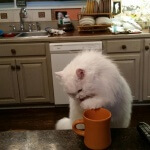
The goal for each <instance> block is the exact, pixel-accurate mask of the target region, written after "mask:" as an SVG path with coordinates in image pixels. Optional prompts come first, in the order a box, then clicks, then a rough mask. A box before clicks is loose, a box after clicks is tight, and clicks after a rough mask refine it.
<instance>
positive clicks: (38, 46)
mask: <svg viewBox="0 0 150 150" xmlns="http://www.w3.org/2000/svg"><path fill="white" fill-rule="evenodd" d="M45 54H46V50H45V44H44V43H31V44H0V57H1V56H33V55H34V56H36V55H45Z"/></svg>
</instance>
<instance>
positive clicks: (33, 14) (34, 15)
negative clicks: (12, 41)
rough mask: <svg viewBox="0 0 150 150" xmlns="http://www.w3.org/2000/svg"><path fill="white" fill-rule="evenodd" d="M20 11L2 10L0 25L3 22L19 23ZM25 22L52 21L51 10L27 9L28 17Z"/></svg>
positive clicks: (0, 11)
mask: <svg viewBox="0 0 150 150" xmlns="http://www.w3.org/2000/svg"><path fill="white" fill-rule="evenodd" d="M19 13H20V10H19V9H16V10H15V9H14V10H0V23H1V22H19V21H20V16H19ZM24 21H25V22H34V21H51V10H50V9H43V10H42V9H27V17H26V18H24Z"/></svg>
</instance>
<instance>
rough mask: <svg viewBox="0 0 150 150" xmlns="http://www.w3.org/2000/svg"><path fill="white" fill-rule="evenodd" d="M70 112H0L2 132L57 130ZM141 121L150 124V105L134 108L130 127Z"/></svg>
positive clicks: (30, 110) (37, 110)
mask: <svg viewBox="0 0 150 150" xmlns="http://www.w3.org/2000/svg"><path fill="white" fill-rule="evenodd" d="M68 112H69V108H68V107H56V108H30V109H17V110H16V109H11V110H8V109H6V110H0V131H7V130H51V129H55V123H56V121H57V120H59V119H60V118H62V117H67V116H68ZM140 121H145V122H147V123H149V124H150V105H149V106H133V110H132V118H131V124H130V126H131V127H135V126H136V125H137V124H138V122H140Z"/></svg>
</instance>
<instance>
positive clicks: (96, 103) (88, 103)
mask: <svg viewBox="0 0 150 150" xmlns="http://www.w3.org/2000/svg"><path fill="white" fill-rule="evenodd" d="M80 106H81V108H83V109H97V108H100V107H102V105H101V101H100V100H98V99H95V98H89V99H86V100H84V101H82V102H81V103H80Z"/></svg>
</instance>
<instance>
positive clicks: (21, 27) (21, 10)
mask: <svg viewBox="0 0 150 150" xmlns="http://www.w3.org/2000/svg"><path fill="white" fill-rule="evenodd" d="M26 17H27V11H26V9H25V8H24V7H22V8H21V9H20V30H21V31H24V21H23V18H26Z"/></svg>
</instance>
